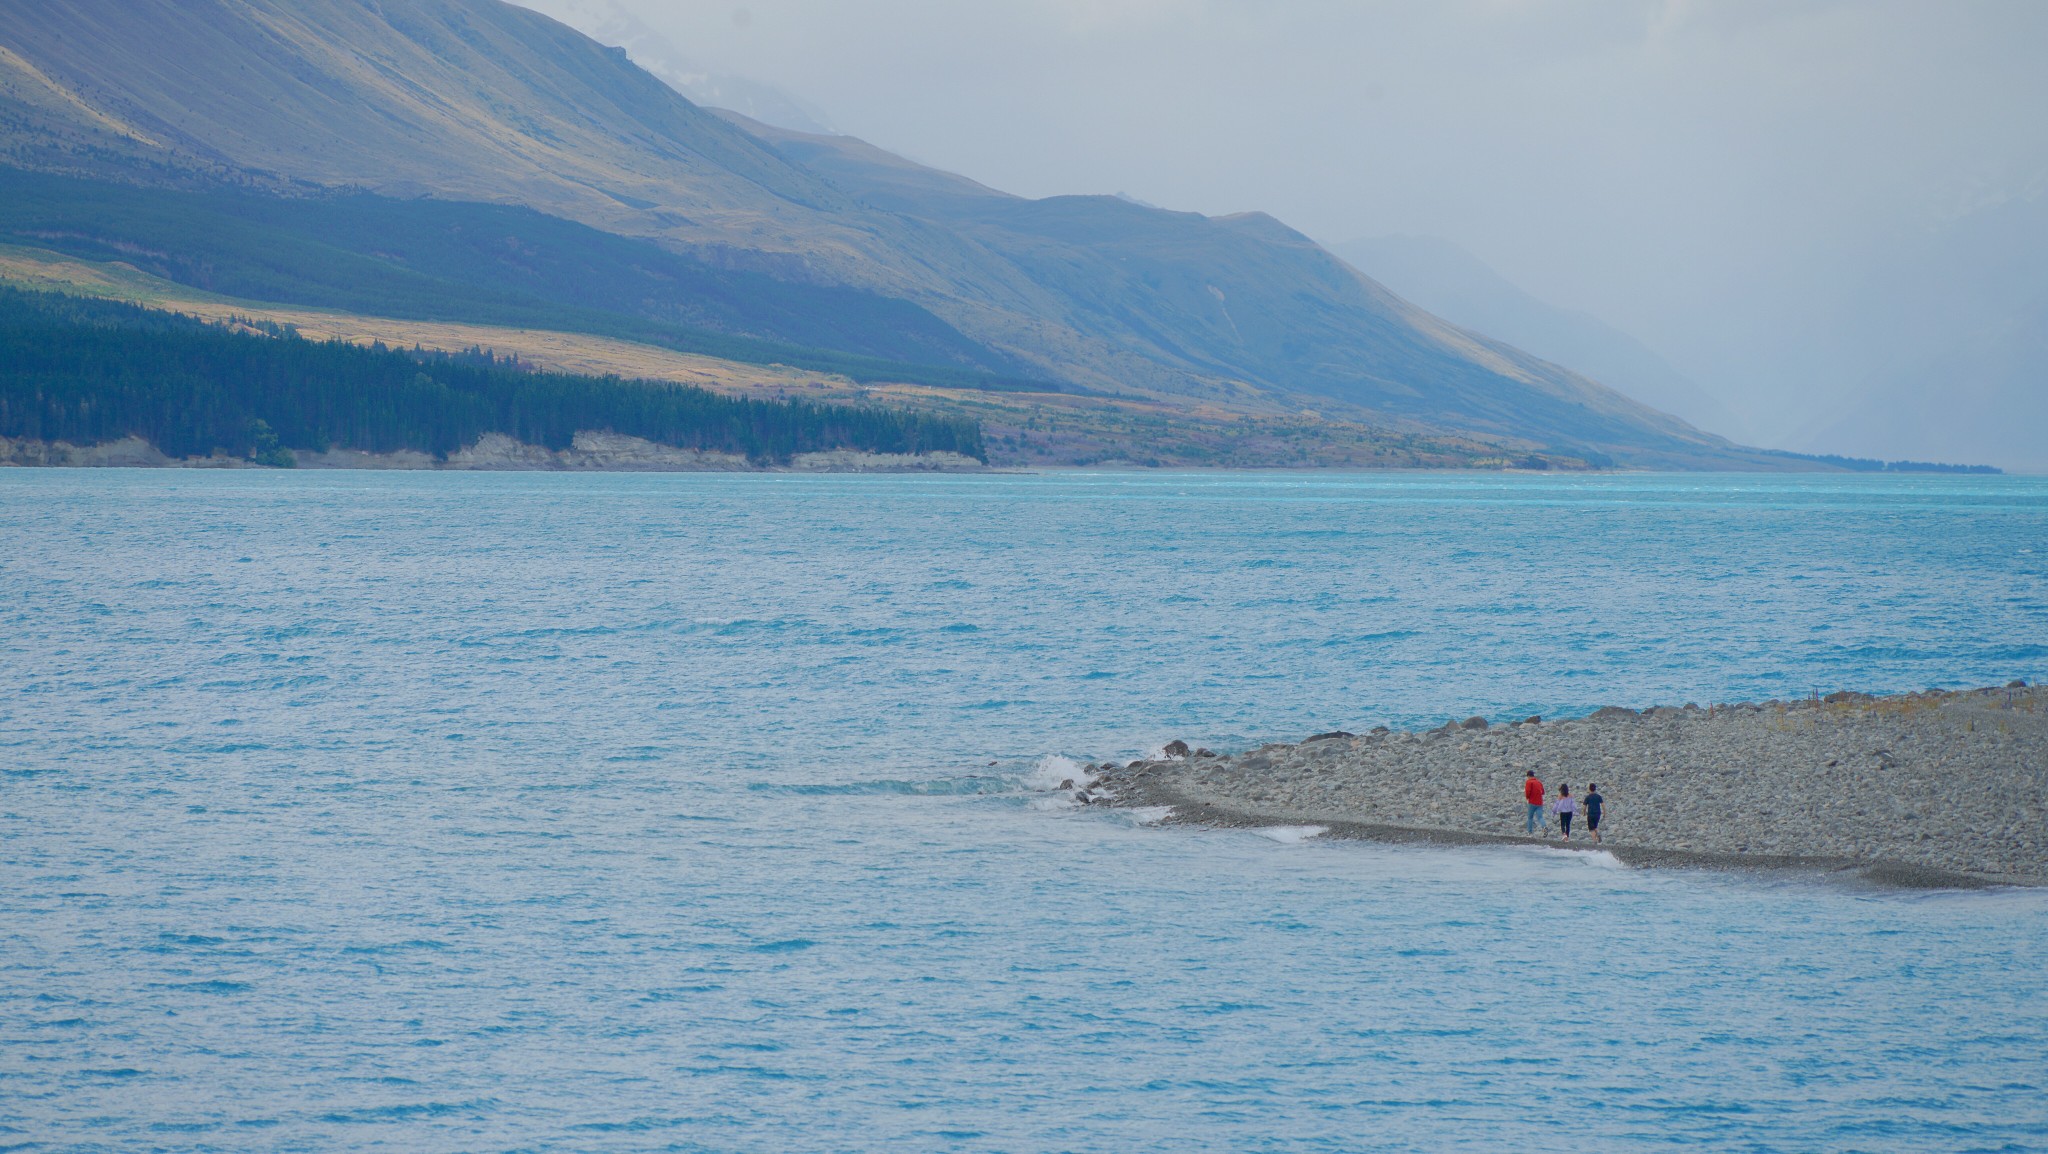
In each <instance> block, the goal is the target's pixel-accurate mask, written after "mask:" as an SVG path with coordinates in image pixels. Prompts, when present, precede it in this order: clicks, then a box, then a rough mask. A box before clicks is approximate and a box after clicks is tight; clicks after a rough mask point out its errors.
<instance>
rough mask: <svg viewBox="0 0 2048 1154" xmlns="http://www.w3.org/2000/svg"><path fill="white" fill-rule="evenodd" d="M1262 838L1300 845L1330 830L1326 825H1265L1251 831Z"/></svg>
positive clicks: (1282, 843) (1283, 843)
mask: <svg viewBox="0 0 2048 1154" xmlns="http://www.w3.org/2000/svg"><path fill="white" fill-rule="evenodd" d="M1252 832H1253V833H1255V834H1258V835H1259V836H1260V837H1263V838H1270V839H1272V840H1273V841H1277V842H1279V843H1280V844H1281V845H1300V844H1301V843H1302V842H1305V841H1307V840H1309V839H1310V838H1316V837H1321V836H1323V835H1324V834H1326V833H1329V832H1330V827H1329V826H1326V825H1265V826H1260V827H1259V828H1257V829H1255V830H1253V831H1252Z"/></svg>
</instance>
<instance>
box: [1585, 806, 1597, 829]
mask: <svg viewBox="0 0 2048 1154" xmlns="http://www.w3.org/2000/svg"><path fill="white" fill-rule="evenodd" d="M1586 828H1587V829H1589V830H1593V829H1599V828H1600V812H1599V811H1598V810H1591V809H1589V810H1587V811H1586Z"/></svg>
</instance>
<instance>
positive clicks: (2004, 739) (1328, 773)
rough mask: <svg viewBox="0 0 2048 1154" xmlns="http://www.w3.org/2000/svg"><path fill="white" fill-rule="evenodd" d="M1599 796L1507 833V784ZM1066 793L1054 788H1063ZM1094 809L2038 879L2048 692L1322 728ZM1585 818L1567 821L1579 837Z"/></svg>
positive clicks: (1102, 797)
mask: <svg viewBox="0 0 2048 1154" xmlns="http://www.w3.org/2000/svg"><path fill="white" fill-rule="evenodd" d="M1532 769H1533V770H1535V771H1536V773H1537V775H1538V776H1539V777H1541V778H1542V779H1543V781H1544V782H1545V784H1546V785H1547V786H1548V787H1549V794H1550V796H1552V797H1555V796H1556V789H1557V786H1558V785H1560V784H1566V783H1568V784H1570V785H1571V786H1572V789H1573V792H1574V794H1575V795H1582V794H1583V793H1584V792H1585V789H1586V786H1587V784H1588V783H1589V782H1598V783H1599V785H1600V792H1601V793H1602V794H1603V795H1604V796H1605V797H1606V798H1607V807H1606V816H1605V819H1604V820H1603V822H1602V825H1601V833H1602V836H1603V841H1602V842H1601V843H1600V844H1599V845H1597V846H1596V845H1594V844H1593V843H1592V841H1591V840H1590V839H1589V838H1586V837H1584V835H1583V829H1580V830H1575V831H1574V835H1573V838H1572V840H1571V841H1569V842H1566V841H1563V840H1561V839H1560V838H1559V837H1558V836H1557V830H1556V824H1555V821H1554V819H1553V821H1552V823H1551V829H1550V832H1549V835H1548V836H1546V837H1534V838H1532V837H1527V836H1524V833H1523V829H1524V820H1525V807H1524V804H1523V801H1522V781H1523V777H1524V774H1525V772H1526V771H1528V770H1532ZM1063 784H1068V783H1063ZM1068 788H1069V791H1070V792H1071V793H1072V794H1073V795H1074V796H1075V797H1076V799H1077V800H1080V801H1083V802H1087V803H1091V804H1111V805H1118V806H1165V807H1171V814H1170V816H1169V817H1168V818H1167V819H1166V820H1168V821H1172V822H1181V823H1188V824H1196V825H1206V826H1272V825H1302V826H1320V827H1323V829H1324V831H1325V832H1324V834H1323V836H1331V837H1351V838H1368V839H1372V840H1377V841H1397V842H1419V843H1432V844H1443V845H1495V844H1498V845H1545V846H1551V847H1561V848H1570V849H1581V850H1593V849H1599V850H1604V851H1607V852H1609V853H1612V854H1613V855H1614V856H1615V857H1616V858H1617V859H1619V860H1620V861H1622V862H1623V863H1624V864H1628V865H1635V866H1675V867H1695V868H1716V869H1755V870H1801V871H1810V872H1816V873H1827V874H1840V875H1845V876H1851V877H1856V878H1860V879H1864V880H1867V881H1870V882H1875V883H1879V884H1885V885H1898V886H1921V887H1951V886H1956V887H1972V886H1985V885H2048V692H2043V690H2041V689H2040V688H2034V687H2029V686H2027V685H2026V684H2025V683H2024V682H2014V683H2012V684H2010V685H2008V686H2004V687H2000V688H1989V689H1973V690H1962V691H1942V690H1929V691H1927V692H1925V693H1910V694H1903V695H1899V696H1892V697H1873V696H1870V695H1867V694H1861V693H1835V694H1829V695H1828V696H1827V697H1825V698H1813V699H1808V700H1804V701H1766V702H1761V703H1754V702H1739V703H1735V704H1730V705H1713V706H1708V707H1705V708H1702V707H1700V706H1698V705H1686V706H1682V707H1670V706H1665V707H1660V708H1655V709H1649V710H1644V711H1641V712H1638V711H1636V710H1632V709H1622V708H1618V707H1609V708H1605V709H1601V710H1599V711H1597V712H1595V713H1593V714H1592V715H1591V716H1588V717H1582V718H1576V719H1572V720H1566V721H1556V722H1546V721H1544V720H1542V719H1540V718H1528V719H1525V720H1522V721H1515V722H1512V723H1509V724H1506V725H1496V724H1490V723H1489V722H1487V721H1486V720H1485V719H1484V718H1478V717H1474V718H1469V719H1467V720H1465V721H1463V722H1451V723H1447V724H1445V725H1444V726H1441V727H1439V728H1436V729H1431V730H1425V731H1422V732H1414V733H1395V732H1391V731H1388V730H1386V729H1384V728H1382V729H1376V730H1374V731H1372V732H1371V733H1366V734H1350V733H1329V734H1319V735H1317V736H1315V737H1311V738H1309V739H1307V740H1305V741H1302V742H1299V743H1295V744H1274V745H1266V746H1262V747H1260V748H1258V749H1254V750H1249V751H1247V752H1244V753H1240V754H1236V755H1221V754H1215V753H1211V752H1209V751H1208V750H1189V749H1187V747H1186V746H1185V745H1184V744H1183V743H1179V742H1176V743H1174V744H1173V745H1172V746H1169V747H1168V752H1167V753H1165V754H1163V755H1161V756H1159V757H1156V758H1152V759H1144V760H1139V761H1134V762H1131V763H1129V764H1128V765H1118V764H1115V763H1107V764H1103V765H1090V766H1086V767H1084V768H1083V770H1082V771H1081V773H1080V775H1079V777H1078V778H1076V779H1075V781H1074V782H1072V783H1071V784H1068ZM1582 824H1583V823H1582Z"/></svg>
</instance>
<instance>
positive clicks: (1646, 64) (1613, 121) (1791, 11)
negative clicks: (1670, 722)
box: [532, 0, 2048, 451]
mask: <svg viewBox="0 0 2048 1154" xmlns="http://www.w3.org/2000/svg"><path fill="white" fill-rule="evenodd" d="M612 2H614V0H532V4H533V6H534V7H538V8H541V9H542V10H544V11H554V12H556V13H557V14H563V13H562V10H563V9H564V8H565V7H568V8H574V7H577V6H579V5H580V7H581V8H582V9H583V10H585V11H592V10H595V9H596V8H598V7H601V6H603V5H604V4H607V3H612ZM615 2H616V3H617V4H619V5H620V6H622V7H624V8H625V9H628V10H630V12H631V13H632V14H633V15H635V16H637V17H638V18H639V19H640V20H642V21H644V23H645V24H646V25H648V26H649V27H651V28H653V29H654V30H655V31H657V32H658V33H660V34H661V35H662V36H663V37H665V38H666V39H667V40H668V41H669V42H670V43H671V44H673V45H674V46H675V47H676V49H677V50H678V51H679V52H680V53H682V54H683V55H685V56H687V57H688V58H689V59H690V60H692V61H694V62H695V63H696V64H698V65H699V66H701V67H702V68H704V69H706V70H708V71H710V72H713V73H720V74H725V75H728V76H734V77H744V78H746V79H749V80H752V81H757V82H761V83H764V84H767V85H771V86H773V87H774V88H776V89H779V90H781V91H783V92H786V93H788V94H790V95H791V96H793V97H795V98H796V99H797V100H798V101H799V102H801V103H803V104H807V105H808V106H810V107H811V108H813V109H814V110H817V111H818V112H820V113H821V114H822V115H823V116H824V117H825V118H827V119H829V122H830V123H831V124H832V125H833V126H834V127H835V128H837V129H838V130H840V131H843V132H847V133H851V134H853V135H856V136H860V137H863V138H865V139H868V140H870V141H872V142H874V143H876V144H880V145H882V146H884V147H886V148H890V149H892V150H895V151H898V152H901V153H904V154H905V155H908V156H910V157H912V158H913V159H917V160H920V161H923V162H925V163H928V164H932V165H936V166H938V167H941V168H946V169H950V170H953V171H957V172H961V173H965V174H967V175H969V176H972V177H974V178H976V179H978V180H981V181H983V182H985V183H988V184H991V185H994V186H996V187H999V188H1003V189H1006V190H1008V191H1011V192H1016V193H1020V194H1024V195H1029V196H1043V195H1049V194H1054V193H1065V192H1124V193H1128V194H1129V195H1132V196H1135V197H1137V198H1139V199H1142V200H1145V201H1148V202H1151V203H1154V204H1159V205H1163V206H1166V207H1169V208H1178V209H1191V210H1196V211H1200V212H1205V213H1212V214H1213V213H1225V212H1235V211H1240V210H1245V209H1262V210H1265V211H1267V212H1270V213H1272V214H1274V215H1275V216H1277V217H1279V218H1280V219H1282V220H1284V221H1286V222H1287V223H1289V224H1291V225H1293V226H1295V227H1296V228H1299V229H1301V230H1302V231H1304V232H1307V233H1309V234H1310V235H1312V236H1314V237H1316V238H1318V239H1320V240H1324V241H1326V242H1332V243H1334V242H1341V241H1346V240H1351V239H1354V238H1359V237H1368V236H1379V235H1386V234H1415V235H1423V236H1431V237H1441V238H1445V239H1448V240H1451V241H1453V242H1455V243H1457V244H1458V245H1461V246H1463V247H1464V248H1465V249H1467V250H1469V251H1470V252H1471V253H1473V254H1475V255H1477V256H1478V257H1480V258H1481V259H1482V260H1484V261H1485V262H1487V263H1488V264H1490V265H1492V266H1493V267H1494V268H1496V269H1497V270H1499V271H1500V272H1501V273H1503V274H1505V275H1506V276H1507V277H1508V278H1509V279H1510V280H1512V281H1514V282H1516V283H1517V284H1518V285H1520V286H1521V287H1523V288H1525V289H1527V290H1529V291H1531V292H1532V293H1534V294H1536V295H1538V296H1540V297H1542V298H1544V299H1546V300H1548V301H1550V302H1552V303H1555V304H1559V305H1564V306H1567V307H1570V308H1576V309H1583V310H1586V311H1588V312H1590V313H1592V314H1594V315H1596V316H1598V317H1600V318H1601V319H1603V320H1605V321H1608V322H1610V323H1612V324H1614V325H1616V326H1618V327H1620V328H1622V329H1624V330H1626V331H1627V332H1629V333H1631V334H1633V335H1634V336H1636V337H1639V338H1640V339H1642V340H1643V341H1645V342H1646V343H1648V344H1649V345H1650V346H1651V347H1653V348H1654V349H1656V350H1657V351H1658V352H1660V353H1662V354H1663V355H1664V356H1665V357H1667V358H1668V359H1669V360H1671V361H1672V362H1673V363H1674V364H1676V365H1677V366H1678V367H1679V368H1680V369H1681V370H1683V371H1684V372H1685V373H1687V374H1688V375H1690V376H1692V377H1693V378H1695V379H1696V380H1698V381H1700V382H1701V383H1702V384H1703V385H1705V386H1706V387H1707V388H1708V389H1709V390H1710V391H1712V392H1714V393H1716V394H1717V395H1719V396H1721V397H1722V398H1724V399H1725V400H1727V401H1728V402H1729V404H1730V406H1731V407H1733V408H1738V409H1739V410H1740V411H1741V412H1742V414H1743V419H1744V420H1745V421H1746V423H1747V425H1748V427H1746V428H1742V429H1731V430H1727V431H1729V432H1731V433H1737V434H1740V435H1745V436H1748V437H1753V438H1756V439H1759V440H1763V441H1770V442H1774V443H1782V444H1791V443H1793V442H1794V441H1798V440H1800V439H1801V438H1804V439H1805V440H1806V441H1812V440H1813V437H1814V436H1815V433H1814V429H1815V428H1816V427H1817V422H1819V423H1824V418H1825V417H1826V414H1827V412H1828V411H1829V409H1830V407H1831V406H1836V405H1839V404H1841V403H1843V398H1844V397H1852V396H1854V395H1857V390H1859V389H1865V388H1867V387H1873V386H1871V384H1870V382H1871V381H1873V380H1875V379H1876V378H1878V377H1882V376H1883V375H1884V374H1885V373H1887V372H1889V371H1892V370H1893V369H1895V368H1896V366H1897V364H1899V363H1905V362H1910V361H1913V359H1914V358H1916V357H1923V356H1925V357H1934V356H1936V355H1937V346H1939V345H1940V342H1941V340H1942V339H1943V337H1942V335H1941V334H1939V333H1932V332H1930V333H1927V334H1924V335H1921V336H1915V337H1914V338H1913V340H1915V341H1919V342H1920V344H1922V345H1925V346H1926V347H1925V348H1921V347H1920V346H1919V345H1915V346H1914V347H1913V348H1910V349H1906V348H1903V347H1902V345H1901V342H1902V341H1904V340H1905V338H1903V337H1900V336H1898V332H1897V330H1899V328H1900V325H1899V322H1898V321H1897V319H1896V317H1895V316H1893V315H1892V314H1897V313H1902V312H1910V313H1914V314H1916V315H1917V314H1923V313H1925V311H1926V309H1925V307H1924V305H1922V304H1920V303H1915V301H1914V300H1911V299H1906V298H1898V299H1894V298H1895V297H1897V294H1896V293H1892V294H1891V295H1889V296H1887V295H1886V294H1887V293H1890V290H1889V289H1884V288H1881V287H1876V286H1874V283H1873V282H1877V286H1881V285H1882V284H1883V282H1887V281H1895V280H1910V279H1914V278H1917V277H1920V276H1921V275H1922V274H1921V272H1920V271H1918V270H1919V269H1920V267H1921V266H1922V265H1925V264H1926V262H1927V261H1929V260H1934V261H1936V263H1940V261H1941V260H1943V259H1947V260H1948V265H1953V264H1954V260H1953V259H1948V258H1937V257H1934V256H1929V255H1928V252H1929V251H1930V250H1931V249H1934V248H1941V247H1942V246H1944V245H1946V244H1948V242H1947V241H1946V240H1944V239H1942V238H1944V237H1946V236H1948V235H1949V233H1950V232H1952V231H1953V230H1954V229H1955V228H1956V227H1957V222H1958V221H1964V220H1969V219H1972V218H1975V217H1979V216H1981V215H1982V214H1984V213H1986V212H1995V211H1998V210H2001V209H2003V210H2006V211H2007V212H2011V211H2013V208H2012V206H2014V205H2018V206H2020V207H2021V209H2022V210H2024V211H2025V212H2032V211H2033V210H2034V209H2035V208H2036V207H2038V206H2040V205H2042V204H2044V203H2048V113H2044V110H2048V67H2044V66H2043V61H2044V59H2048V3H2038V2H2034V0H2012V2H1991V3H1986V2H1972V0H1942V2H1940V3H1935V2H1931V0H1859V2H1836V0H1718V2H1712V3H1708V2H1690V0H1430V2H1421V0H1417V2H1412V3H1375V2H1370V0H1294V2H1275V0H986V2H977V3H971V4H963V3H959V2H958V0H864V2H863V3H860V4H846V3H839V2H836V0H745V2H744V3H733V2H723V3H721V2H712V0H701V2H699V0H692V2H678V0H615ZM571 22H572V23H573V22H578V21H577V19H576V18H574V17H571ZM1902 253H1918V254H1919V255H1918V256H1915V257H1910V258H1909V257H1907V256H1902V255H1900V254H1902ZM2042 255H2043V256H2048V249H2044V250H2043V252H2042ZM1916 260H1917V261H1919V262H1921V263H1920V265H1915V264H1914V263H1913V262H1914V261H1916ZM1948 265H1944V266H1943V267H1948ZM1958 275H1966V276H1967V275H1969V274H1968V273H1967V271H1965V272H1964V273H1962V274H1958ZM1873 294H1875V295H1876V296H1877V297H1884V298H1885V299H1883V300H1876V299H1874V298H1873ZM1907 296H1908V297H1910V296H1911V294H1910V293H1909V294H1907ZM1888 310H1889V311H1888ZM1887 342H1889V343H1887ZM1909 343H1910V342H1909ZM1802 447H1804V446H1802ZM1820 447H1828V446H1825V445H1822V446H1820ZM1873 451H1882V450H1873Z"/></svg>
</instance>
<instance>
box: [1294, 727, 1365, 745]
mask: <svg viewBox="0 0 2048 1154" xmlns="http://www.w3.org/2000/svg"><path fill="white" fill-rule="evenodd" d="M1357 736H1358V735H1357V734H1355V733H1352V732H1350V731H1349V730H1344V729H1333V730H1331V731H1330V732H1328V733H1318V734H1316V735H1315V736H1313V737H1304V738H1302V739H1301V743H1302V744H1303V745H1307V744H1308V743H1309V742H1311V741H1335V740H1336V739H1337V738H1340V737H1357Z"/></svg>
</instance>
